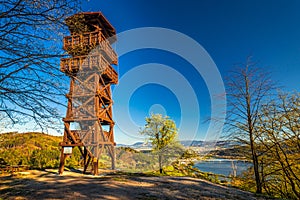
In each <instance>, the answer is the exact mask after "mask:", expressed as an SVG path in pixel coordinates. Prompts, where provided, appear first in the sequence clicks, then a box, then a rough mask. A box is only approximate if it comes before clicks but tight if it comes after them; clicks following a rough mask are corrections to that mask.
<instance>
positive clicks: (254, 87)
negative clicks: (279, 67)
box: [226, 58, 273, 193]
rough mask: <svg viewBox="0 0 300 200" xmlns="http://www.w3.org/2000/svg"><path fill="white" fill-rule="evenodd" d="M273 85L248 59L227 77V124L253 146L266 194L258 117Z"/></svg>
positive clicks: (256, 171)
mask: <svg viewBox="0 0 300 200" xmlns="http://www.w3.org/2000/svg"><path fill="white" fill-rule="evenodd" d="M272 89H273V84H272V82H271V80H270V77H269V74H268V73H266V72H264V71H263V70H262V69H259V68H258V67H256V65H255V63H253V62H251V59H250V58H248V59H247V62H246V63H245V64H242V65H240V66H238V67H237V69H236V70H235V71H232V72H231V73H230V76H229V77H228V80H227V88H226V91H227V92H226V93H227V99H228V102H227V103H228V111H227V119H226V122H227V125H228V127H229V131H230V136H231V137H232V138H234V139H236V140H238V141H239V142H241V143H242V144H243V145H246V146H248V147H249V150H250V152H249V153H250V155H251V157H250V158H251V160H252V162H253V168H254V175H255V183H256V192H257V193H262V179H261V174H260V169H259V156H260V155H259V151H258V144H257V137H258V136H259V134H260V133H259V132H258V129H257V128H258V117H259V112H260V109H261V106H262V104H263V101H264V99H265V98H266V97H267V96H268V95H270V92H271V91H272Z"/></svg>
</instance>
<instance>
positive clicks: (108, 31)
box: [66, 12, 116, 42]
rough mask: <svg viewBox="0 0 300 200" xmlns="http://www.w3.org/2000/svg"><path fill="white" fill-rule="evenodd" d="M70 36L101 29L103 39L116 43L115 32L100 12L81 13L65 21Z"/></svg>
mask: <svg viewBox="0 0 300 200" xmlns="http://www.w3.org/2000/svg"><path fill="white" fill-rule="evenodd" d="M66 23H67V25H68V27H69V30H70V32H71V34H76V33H80V32H88V31H90V32H91V31H96V30H97V29H101V32H102V33H103V35H104V36H105V38H107V39H108V38H109V40H110V41H111V42H114V41H116V37H115V35H116V30H115V28H114V27H113V26H112V25H111V24H110V23H109V21H108V20H107V19H106V18H105V17H104V15H103V14H102V13H101V12H82V13H77V14H75V15H72V16H70V17H68V18H67V19H66Z"/></svg>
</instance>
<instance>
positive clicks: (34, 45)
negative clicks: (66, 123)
mask: <svg viewBox="0 0 300 200" xmlns="http://www.w3.org/2000/svg"><path fill="white" fill-rule="evenodd" d="M78 2H79V1H77V0H75V1H73V0H5V1H0V119H1V125H2V126H3V125H13V124H24V123H27V122H35V125H37V126H39V127H40V128H47V127H53V126H54V125H55V124H57V123H58V118H60V116H61V114H60V113H59V111H58V109H57V107H58V106H60V105H64V103H63V104H61V100H62V99H63V98H62V96H63V94H65V93H66V91H65V89H66V88H65V87H64V85H63V82H64V81H66V79H65V78H62V74H61V73H60V72H59V57H60V56H61V54H62V50H61V46H62V43H61V41H62V37H61V36H62V34H63V33H64V31H65V26H64V19H65V17H66V16H69V15H71V14H74V13H75V12H78V11H79V3H78Z"/></svg>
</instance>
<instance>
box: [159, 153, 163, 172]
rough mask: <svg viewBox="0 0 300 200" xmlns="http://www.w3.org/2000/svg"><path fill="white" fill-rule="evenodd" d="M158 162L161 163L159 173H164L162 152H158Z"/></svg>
mask: <svg viewBox="0 0 300 200" xmlns="http://www.w3.org/2000/svg"><path fill="white" fill-rule="evenodd" d="M158 164H159V173H161V174H162V173H163V170H162V155H161V154H158Z"/></svg>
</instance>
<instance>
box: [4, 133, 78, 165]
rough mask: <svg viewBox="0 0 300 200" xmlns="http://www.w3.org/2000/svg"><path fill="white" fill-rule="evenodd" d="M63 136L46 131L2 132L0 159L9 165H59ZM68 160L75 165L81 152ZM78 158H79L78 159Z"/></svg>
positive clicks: (69, 163)
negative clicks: (60, 143)
mask: <svg viewBox="0 0 300 200" xmlns="http://www.w3.org/2000/svg"><path fill="white" fill-rule="evenodd" d="M61 140H62V138H61V137H57V136H51V135H47V134H44V133H36V132H29V133H17V132H11V133H2V134H0V159H1V160H2V161H3V160H4V162H5V163H6V164H8V165H27V166H29V167H30V168H38V169H43V168H53V167H58V164H59V156H60V149H59V146H58V143H59V142H61ZM74 155H75V156H73V157H72V158H71V159H69V160H68V163H67V165H68V166H72V165H73V166H74V165H75V164H76V162H77V161H78V158H79V154H78V152H77V151H75V154H74ZM76 159H77V160H76Z"/></svg>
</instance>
